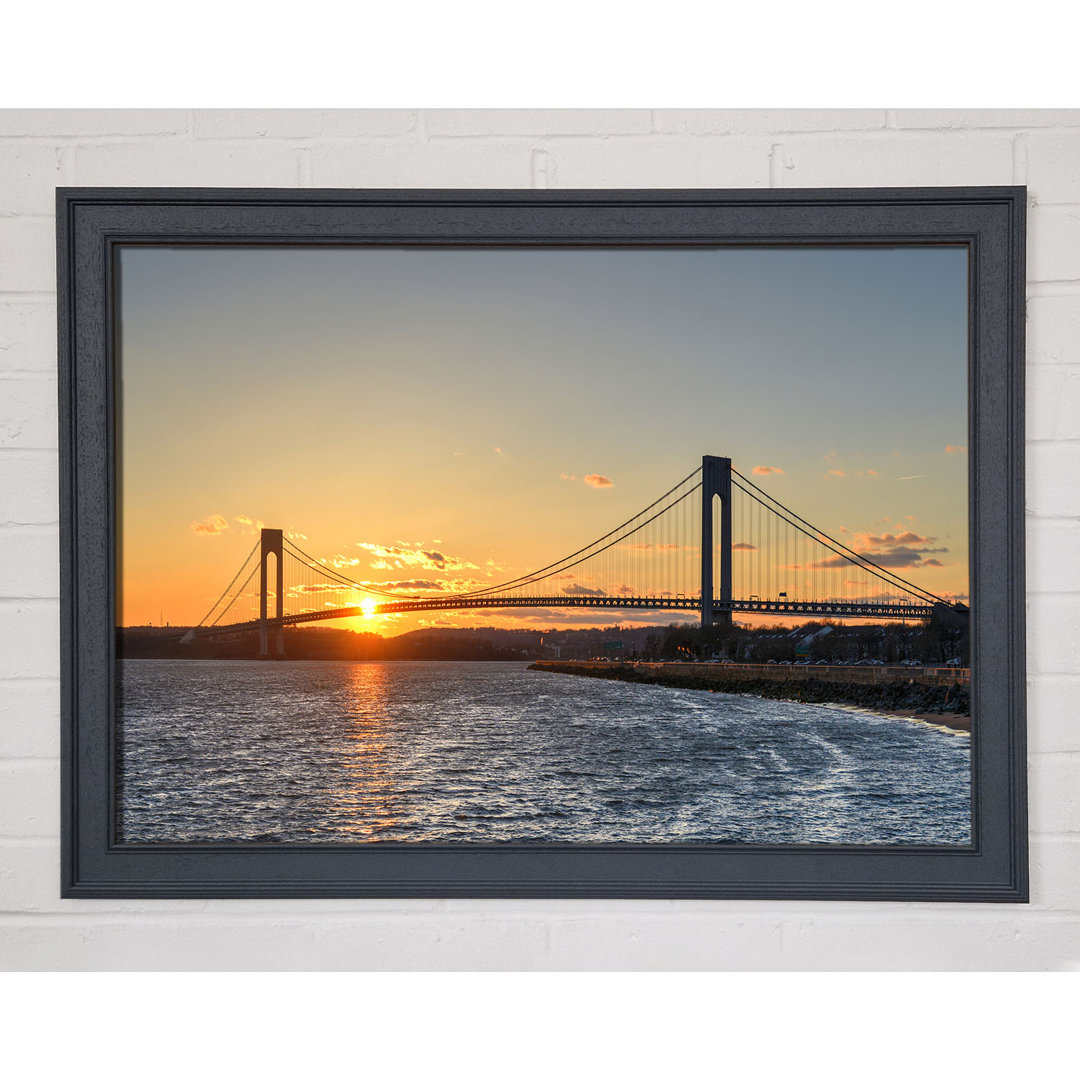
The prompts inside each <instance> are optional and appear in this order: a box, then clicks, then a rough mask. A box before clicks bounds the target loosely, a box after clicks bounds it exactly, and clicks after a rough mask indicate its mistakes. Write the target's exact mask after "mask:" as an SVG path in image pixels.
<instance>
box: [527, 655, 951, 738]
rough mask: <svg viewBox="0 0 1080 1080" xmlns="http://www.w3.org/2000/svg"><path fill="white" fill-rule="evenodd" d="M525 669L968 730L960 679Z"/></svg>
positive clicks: (608, 667) (622, 667)
mask: <svg viewBox="0 0 1080 1080" xmlns="http://www.w3.org/2000/svg"><path fill="white" fill-rule="evenodd" d="M529 670H530V671H549V672H555V673H557V674H563V675H584V676H587V677H589V678H593V679H616V680H619V681H621V682H635V683H643V684H646V685H651V686H670V687H675V688H677V689H681V690H709V691H713V692H718V693H724V694H747V695H751V696H754V697H762V698H772V699H776V700H781V701H798V702H802V703H804V704H808V705H854V706H856V707H858V708H862V709H867V710H871V711H874V712H887V713H896V714H897V715H900V716H906V717H908V718H910V719H918V720H925V721H927V722H929V723H937V724H943V725H945V726H947V727H951V728H955V729H957V730H960V731H970V730H971V716H970V710H971V703H970V700H971V699H970V693H969V687H968V686H967V685H964V684H961V683H959V682H957V683H954V684H952V685H949V686H940V685H939V686H928V685H925V684H923V683H918V682H914V681H904V680H902V679H893V680H888V681H881V682H876V683H858V682H839V681H836V680H832V679H822V678H815V677H814V676H813V675H810V674H806V675H799V676H793V677H791V678H788V679H775V678H769V679H765V678H762V679H755V678H745V677H741V678H733V677H731V676H725V673H724V671H723V668H716V669H715V671H710V672H709V673H708V675H704V674H694V675H688V674H683V673H678V672H674V671H671V672H668V671H662V670H661V671H658V670H657V669H656V668H655V667H653V666H652V665H650V666H649V667H641V668H639V667H637V666H635V665H633V664H617V663H611V664H577V663H573V662H564V663H560V662H559V661H552V660H545V661H543V662H541V663H538V664H530V665H529Z"/></svg>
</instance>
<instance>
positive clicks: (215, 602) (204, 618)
mask: <svg viewBox="0 0 1080 1080" xmlns="http://www.w3.org/2000/svg"><path fill="white" fill-rule="evenodd" d="M261 542H262V537H260V538H259V539H258V540H256V541H255V544H254V545H253V547H252V549H251V550H250V551H249V552H248V553H247V558H246V559H245V560H244V561H243V562H242V563H241V564H240V569H239V570H237V571H236V573H235V574H233V579H232V581H230V582H229V584H228V585H226V586H225V591H224V592H223V593H222V594H221V595H220V596H219V597H218V598H217V599H216V600H215V601H214V603H213V606H212V607H211V608H210V610H209V611H208V612H207V613H206V614H205V615H204V616H203V617H202V618H201V619H200V620H199V622H198V624H197V625H198V626H202V624H203V623H204V622H206V620H207V619H209V618H210V616H211V615H213V613H214V609H215V608H216V607H217V606H218V604H220V603H221V601H222V600H224V599H225V597H226V596H228V594H229V590H230V589H231V588H232V587H233V586H234V585H235V584H236V579H237V578H238V577H239V576H240V575H241V574H242V573H243V572H244V570H245V569H246V568H247V564H248V562H249V561H250V559H251V556H252V555H254V554H255V549H256V548H257V547H258V546H259V544H260V543H261ZM250 580H251V576H250V575H248V581H250ZM246 587H247V581H245V582H244V584H243V585H241V586H240V588H241V590H243V589H244V588H246ZM235 599H236V598H235V597H234V598H233V603H235ZM231 607H232V603H230V604H229V605H228V607H226V608H225V611H228V610H229V608H231ZM221 614H222V615H224V614H225V612H224V611H223V612H222V613H221ZM220 618H221V615H219V616H218V619H220ZM216 624H217V619H215V620H214V622H213V623H211V624H210V625H211V626H214V625H216Z"/></svg>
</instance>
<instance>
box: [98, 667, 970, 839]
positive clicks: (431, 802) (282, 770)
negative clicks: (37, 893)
mask: <svg viewBox="0 0 1080 1080" xmlns="http://www.w3.org/2000/svg"><path fill="white" fill-rule="evenodd" d="M119 692H120V707H119V720H118V728H119V730H118V741H119V762H118V766H119V768H118V773H119V792H118V807H117V810H118V813H117V818H118V832H119V836H118V840H120V841H121V842H125V843H170V844H175V843H213V842H229V843H237V842H282V843H292V842H299V843H327V842H333V843H341V842H357V843H372V842H471V843H498V842H524V843H558V842H566V843H571V842H572V843H686V842H709V843H765V844H796V843H798V844H806V843H825V844H830V843H843V844H950V845H951V844H960V845H963V844H969V843H970V842H971V784H970V736H968V735H966V734H963V733H954V732H950V731H947V730H945V729H942V728H939V727H935V726H930V725H927V724H921V723H918V722H914V721H911V720H906V719H902V718H897V717H889V716H883V715H874V714H871V713H867V712H863V711H858V710H854V709H849V708H842V707H827V706H820V705H801V704H797V703H793V702H782V701H765V700H761V699H757V698H753V697H744V696H741V695H731V694H714V693H709V692H707V691H700V690H676V689H670V688H665V687H658V686H640V685H635V684H632V683H621V682H616V681H608V680H601V679H588V678H580V677H575V676H569V675H561V674H554V673H550V672H536V671H529V670H527V667H526V665H525V664H523V663H521V664H517V663H510V664H506V663H455V662H396V663H348V662H302V661H296V662H292V661H284V662H273V663H260V662H258V661H194V660H189V661H170V660H129V661H123V662H122V663H121V665H120V687H119Z"/></svg>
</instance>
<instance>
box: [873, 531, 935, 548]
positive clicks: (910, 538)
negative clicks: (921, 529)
mask: <svg viewBox="0 0 1080 1080" xmlns="http://www.w3.org/2000/svg"><path fill="white" fill-rule="evenodd" d="M936 539H937V537H936V536H920V535H919V534H918V533H915V532H911V531H910V530H909V531H908V532H905V533H899V534H898V535H895V536H894V535H893V534H892V533H883V534H882V535H881V536H875V535H874V534H873V533H856V534H855V547H856V548H857V549H859V550H860V551H861V550H862V549H865V548H883V547H888V548H891V547H896V546H897V545H898V544H932V543H933V542H934V541H935V540H936Z"/></svg>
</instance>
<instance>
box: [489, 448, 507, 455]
mask: <svg viewBox="0 0 1080 1080" xmlns="http://www.w3.org/2000/svg"><path fill="white" fill-rule="evenodd" d="M491 449H492V450H494V451H495V453H496V454H505V453H506V451H505V450H504V449H503V448H502V447H501V446H493V447H492V448H491Z"/></svg>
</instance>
